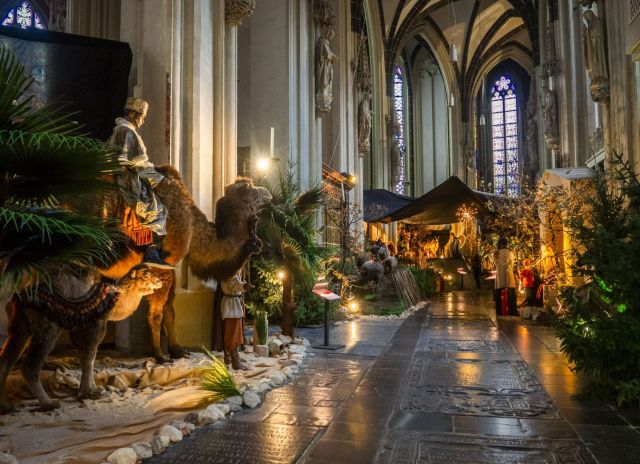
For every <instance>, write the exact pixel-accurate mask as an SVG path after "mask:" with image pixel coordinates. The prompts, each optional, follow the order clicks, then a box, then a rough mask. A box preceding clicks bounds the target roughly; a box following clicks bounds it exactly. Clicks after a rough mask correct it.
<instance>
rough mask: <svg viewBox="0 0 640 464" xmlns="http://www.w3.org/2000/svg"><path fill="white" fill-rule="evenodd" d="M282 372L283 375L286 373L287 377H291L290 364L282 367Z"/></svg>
mask: <svg viewBox="0 0 640 464" xmlns="http://www.w3.org/2000/svg"><path fill="white" fill-rule="evenodd" d="M282 373H283V374H284V375H286V376H287V378H288V379H290V378H291V377H293V371H292V370H291V367H290V366H287V367H284V368H283V369H282Z"/></svg>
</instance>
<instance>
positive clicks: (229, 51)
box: [222, 0, 256, 185]
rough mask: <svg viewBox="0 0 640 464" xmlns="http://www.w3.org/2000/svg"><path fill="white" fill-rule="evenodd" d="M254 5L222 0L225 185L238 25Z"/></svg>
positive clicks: (233, 136) (231, 156)
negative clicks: (223, 6) (223, 3)
mask: <svg viewBox="0 0 640 464" xmlns="http://www.w3.org/2000/svg"><path fill="white" fill-rule="evenodd" d="M255 8H256V2H255V0H226V1H225V18H226V28H225V57H224V90H225V97H224V109H225V128H224V141H225V142H224V154H223V159H222V169H223V172H224V183H225V185H229V184H232V183H233V182H234V181H235V179H236V176H237V169H238V166H237V165H238V26H239V25H240V24H242V19H243V18H245V17H246V16H249V15H250V14H251V13H253V11H254V10H255Z"/></svg>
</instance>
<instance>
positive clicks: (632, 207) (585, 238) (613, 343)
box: [556, 156, 640, 404]
mask: <svg viewBox="0 0 640 464" xmlns="http://www.w3.org/2000/svg"><path fill="white" fill-rule="evenodd" d="M615 169H616V171H615V172H616V173H617V176H616V177H617V179H616V180H617V182H616V185H615V186H614V187H612V186H611V184H610V183H609V182H607V179H606V178H605V177H604V175H602V176H598V177H597V178H596V179H595V182H594V184H593V191H592V192H591V194H590V195H582V198H583V205H582V207H581V208H576V209H574V210H573V211H570V212H569V213H570V214H569V218H568V221H567V224H568V226H569V227H570V229H571V230H573V238H574V240H575V243H578V244H579V246H577V247H576V249H575V250H574V253H575V258H576V261H575V262H576V264H575V266H574V269H573V271H574V273H575V274H576V275H577V276H579V277H580V278H582V279H583V280H584V282H585V284H584V285H582V286H580V287H578V288H576V287H565V288H563V289H562V290H561V292H560V294H561V296H562V301H563V303H564V306H565V308H564V309H565V311H564V312H562V313H561V317H560V318H559V319H558V321H557V323H556V330H557V334H558V337H559V338H560V340H561V344H562V350H563V351H564V352H565V353H566V354H567V356H568V358H569V359H570V360H571V361H572V362H574V363H575V365H576V370H577V371H579V372H584V373H585V374H587V375H588V376H590V377H591V378H592V379H593V381H594V382H593V383H592V385H590V387H589V388H588V390H587V391H585V392H584V393H585V395H587V396H594V394H595V393H597V395H596V396H599V397H600V398H601V399H610V398H615V399H616V400H617V402H618V403H619V404H623V403H635V404H638V402H639V401H640V285H638V272H639V271H638V270H639V269H640V182H639V180H638V177H637V176H636V175H635V173H634V172H633V170H632V169H631V167H630V166H629V165H628V164H627V163H625V162H623V160H622V158H621V157H620V156H616V163H615Z"/></svg>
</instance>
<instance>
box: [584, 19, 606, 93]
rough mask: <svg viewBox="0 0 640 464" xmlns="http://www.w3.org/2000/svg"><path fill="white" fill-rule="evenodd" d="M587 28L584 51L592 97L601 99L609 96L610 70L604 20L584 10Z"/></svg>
mask: <svg viewBox="0 0 640 464" xmlns="http://www.w3.org/2000/svg"><path fill="white" fill-rule="evenodd" d="M584 19H585V21H586V22H587V29H586V30H585V33H584V51H585V59H586V63H587V70H588V71H589V77H590V78H591V89H590V90H591V98H592V99H593V101H596V102H597V101H600V100H604V99H607V98H608V97H609V71H608V69H607V52H606V47H605V35H604V27H603V25H602V20H601V19H600V18H598V17H597V16H596V15H595V13H594V12H593V11H591V10H587V11H585V12H584Z"/></svg>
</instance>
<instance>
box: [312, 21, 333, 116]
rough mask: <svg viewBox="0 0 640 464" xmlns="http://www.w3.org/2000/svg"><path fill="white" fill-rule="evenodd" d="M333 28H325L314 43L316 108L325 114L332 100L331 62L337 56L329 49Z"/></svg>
mask: <svg viewBox="0 0 640 464" xmlns="http://www.w3.org/2000/svg"><path fill="white" fill-rule="evenodd" d="M331 39H333V30H331V29H325V30H324V31H323V32H322V36H321V37H320V38H319V39H318V43H317V45H316V110H317V112H318V113H319V114H321V115H322V114H325V113H327V112H328V111H329V110H330V109H331V102H332V100H333V92H332V86H333V63H335V62H336V61H338V56H337V55H335V54H334V53H333V52H332V51H331Z"/></svg>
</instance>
